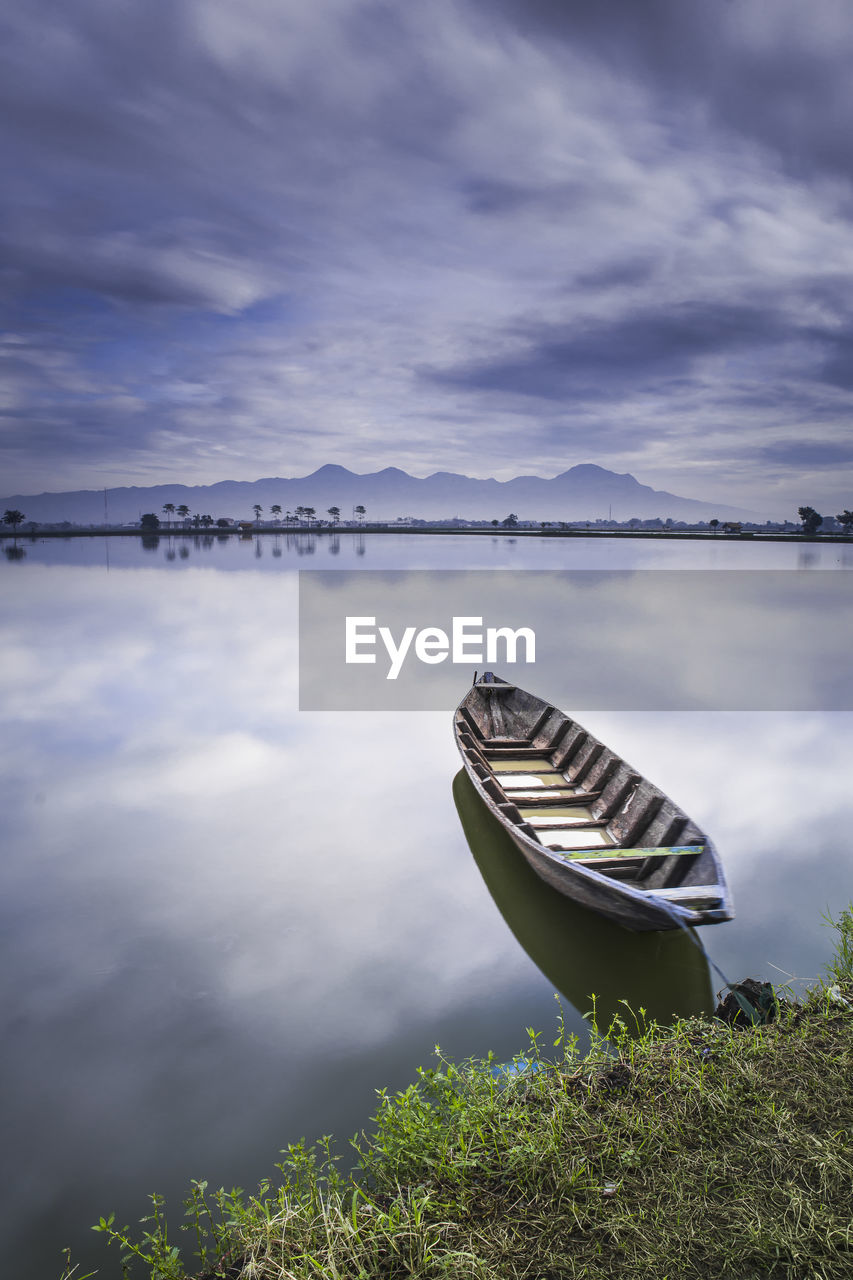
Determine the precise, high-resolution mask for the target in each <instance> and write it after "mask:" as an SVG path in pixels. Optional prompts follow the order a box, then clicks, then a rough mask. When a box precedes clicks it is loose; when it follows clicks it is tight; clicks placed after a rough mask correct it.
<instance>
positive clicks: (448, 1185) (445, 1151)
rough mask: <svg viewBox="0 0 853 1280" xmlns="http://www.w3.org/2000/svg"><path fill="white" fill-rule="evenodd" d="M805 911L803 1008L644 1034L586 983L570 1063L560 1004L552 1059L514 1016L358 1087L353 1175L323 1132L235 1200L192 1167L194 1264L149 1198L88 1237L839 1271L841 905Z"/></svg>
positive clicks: (263, 1274)
mask: <svg viewBox="0 0 853 1280" xmlns="http://www.w3.org/2000/svg"><path fill="white" fill-rule="evenodd" d="M824 919H825V920H826V923H827V924H829V925H831V926H832V927H833V928H834V929H835V931H836V935H837V936H836V940H835V947H834V958H833V959H831V960H830V962H829V963H828V964H827V965H826V967H825V969H824V976H823V977H822V978H818V979H817V980H816V982H815V983H814V985H812V986H811V987H809V988H808V989H807V990H806V991H805V993H804V995H803V997H802V999H801V1000H795V999H794V993H793V991H792V990H791V988H790V987H782V988H781V989H780V990H779V991H774V990H773V989H772V988H771V987H770V985H769V984H759V986H760V988H761V990H762V991H764V992H766V993H767V995H768V998H767V1000H766V1001H765V1000H764V999H763V998H762V1000H761V1001H760V1002H758V1003H756V1002H755V1001H754V1000H751V999H750V1000H749V1002H748V1003H745V1002H744V1001H743V1000H741V999H740V997H739V996H738V997H735V998H736V1000H737V1003H738V1004H739V1005H740V1010H742V1013H740V1012H738V1011H736V1009H735V1006H734V1005H732V1003H731V1002H732V997H729V998H728V999H727V1000H726V1002H725V1003H724V1004H723V1005H720V1006H718V1008H717V1010H716V1012H715V1015H714V1016H713V1017H711V1016H710V1015H706V1016H704V1017H691V1018H685V1019H675V1020H673V1022H672V1024H671V1025H666V1026H661V1025H658V1024H656V1023H648V1022H647V1021H646V1018H645V1015H644V1011H643V1010H642V1009H640V1010H637V1011H634V1010H632V1009H630V1008H629V1007H628V1006H627V1005H625V1009H624V1013H623V1014H621V1015H618V1016H617V1017H615V1018H614V1019H613V1021H612V1022H611V1023H610V1025H609V1026H608V1027H607V1028H606V1029H602V1028H601V1027H599V1026H598V1025H597V1024H596V1021H595V1016H594V1015H595V1008H594V997H593V1011H592V1028H593V1039H592V1046H591V1048H590V1050H589V1051H588V1052H587V1053H585V1054H583V1055H581V1054H579V1053H578V1052H577V1048H576V1038H575V1037H572V1036H569V1035H568V1034H567V1033H566V1031H565V1027H564V1024H563V1021H562V1015H561V1016H560V1018H559V1020H558V1036H557V1039H556V1040H555V1041H554V1042H553V1043H554V1047H555V1049H556V1051H557V1052H556V1054H553V1053H552V1052H551V1051H548V1053H547V1056H546V1051H544V1049H541V1048H540V1044H539V1040H540V1036H541V1033H539V1032H534V1031H533V1030H532V1029H530V1028H528V1032H527V1034H528V1037H529V1045H528V1047H527V1049H526V1050H525V1051H522V1052H520V1053H519V1054H518V1055H517V1056H516V1057H515V1058H514V1059H513V1061H512V1063H502V1064H498V1063H496V1062H495V1061H494V1058H493V1056H492V1055H491V1054H489V1055H488V1057H486V1058H484V1059H471V1060H468V1061H466V1062H463V1063H460V1064H456V1063H454V1062H452V1061H450V1060H449V1059H448V1058H446V1057H445V1056H444V1055H442V1053H441V1051H440V1049H439V1048H438V1047H436V1057H437V1060H438V1061H437V1065H436V1066H435V1067H434V1068H419V1069H418V1072H417V1076H418V1079H417V1081H416V1082H414V1083H412V1084H411V1085H410V1086H409V1087H408V1088H407V1089H405V1090H404V1091H402V1092H399V1093H396V1094H394V1095H391V1094H389V1093H388V1092H387V1090H385V1089H379V1090H378V1091H377V1095H378V1099H379V1106H378V1110H377V1112H376V1114H375V1115H374V1116H373V1117H372V1124H371V1127H370V1129H369V1130H363V1131H362V1132H361V1133H359V1134H357V1135H356V1137H355V1138H353V1139H352V1140H351V1144H350V1145H351V1146H352V1147H353V1149H354V1151H355V1152H356V1154H357V1156H358V1158H359V1166H358V1171H357V1174H352V1175H344V1174H342V1173H341V1172H340V1171H339V1170H338V1168H337V1164H336V1161H337V1160H338V1159H339V1157H338V1156H337V1155H336V1154H334V1149H333V1146H332V1139H331V1138H330V1137H324V1138H320V1139H319V1140H318V1141H316V1142H315V1143H314V1144H312V1145H307V1144H306V1143H305V1141H304V1140H302V1141H299V1142H295V1143H291V1144H290V1145H288V1146H287V1147H286V1148H285V1149H284V1150H283V1151H282V1152H281V1155H282V1160H281V1161H280V1162H278V1163H277V1164H276V1166H275V1168H276V1169H277V1170H278V1171H279V1173H278V1174H277V1175H274V1176H273V1177H271V1178H264V1179H263V1180H262V1182H261V1184H260V1186H259V1187H258V1189H257V1191H256V1192H254V1193H253V1194H249V1195H247V1194H246V1193H244V1192H242V1191H236V1190H234V1191H225V1190H224V1189H222V1188H220V1189H219V1190H218V1191H212V1190H211V1191H209V1190H208V1184H207V1183H206V1182H202V1181H193V1182H192V1184H191V1190H190V1196H189V1199H187V1200H185V1201H184V1205H183V1206H182V1207H183V1208H184V1209H185V1213H184V1214H183V1217H184V1218H185V1219H188V1220H189V1221H188V1222H185V1223H184V1224H183V1225H182V1226H181V1229H182V1230H183V1231H184V1232H186V1233H187V1235H188V1236H189V1237H190V1242H192V1241H193V1238H194V1241H195V1251H194V1254H192V1256H190V1255H191V1251H192V1249H193V1245H192V1243H189V1242H188V1245H187V1249H186V1253H185V1254H184V1255H183V1257H182V1256H181V1253H180V1250H179V1248H178V1246H177V1245H176V1244H175V1243H174V1239H175V1237H174V1235H170V1234H169V1231H168V1225H167V1218H166V1206H165V1203H164V1202H163V1200H162V1198H161V1197H157V1196H152V1197H151V1199H152V1200H153V1202H154V1205H155V1210H154V1214H153V1216H150V1217H149V1218H147V1219H143V1220H142V1221H143V1223H147V1224H149V1229H148V1230H144V1231H142V1232H141V1233H140V1232H139V1231H138V1230H137V1231H134V1232H131V1229H130V1228H129V1227H118V1226H116V1224H115V1218H114V1215H110V1216H109V1217H106V1218H104V1217H102V1218H101V1219H100V1222H99V1223H98V1224H97V1225H96V1226H95V1227H94V1230H95V1231H98V1232H100V1233H101V1234H102V1235H103V1236H105V1237H106V1239H105V1243H106V1244H108V1245H110V1244H115V1245H117V1246H118V1248H119V1252H120V1254H121V1255H122V1256H123V1258H124V1259H126V1260H127V1261H128V1262H129V1261H130V1260H131V1259H135V1260H136V1262H137V1263H138V1264H141V1266H142V1268H144V1269H145V1270H146V1273H147V1274H148V1275H149V1276H150V1277H151V1280H189V1277H195V1280H215V1278H218V1280H285V1277H286V1278H287V1280H317V1277H319V1276H338V1277H352V1278H353V1280H358V1278H363V1280H368V1277H383V1278H384V1280H404V1278H406V1280H434V1277H437V1276H439V1275H440V1276H442V1277H444V1280H471V1278H472V1277H474V1278H475V1280H497V1278H498V1277H504V1276H518V1277H523V1276H531V1277H546V1276H547V1277H555V1278H556V1277H568V1276H577V1277H579V1278H580V1277H583V1276H599V1275H600V1276H608V1277H610V1278H611V1280H636V1278H637V1277H639V1276H658V1277H662V1278H664V1280H665V1278H666V1277H674V1276H677V1277H679V1280H682V1277H683V1280H700V1278H702V1277H706V1276H711V1275H720V1276H726V1277H727V1280H755V1277H757V1276H762V1277H764V1276H768V1277H769V1276H770V1275H774V1276H777V1275H778V1276H779V1277H781V1278H782V1280H799V1278H800V1277H801V1276H805V1275H810V1276H811V1275H814V1276H821V1277H823V1280H842V1278H843V1277H846V1276H847V1275H849V1266H850V1259H851V1249H853V1245H851V1239H850V1226H849V1203H850V1201H849V1187H850V1177H851V1173H853V1151H851V1147H850V1143H849V1132H850V1129H851V1126H853V1100H851V1095H850V1090H849V1075H848V1073H849V1062H850V1057H851V1054H853V905H848V906H847V907H846V908H844V910H843V911H842V912H841V914H840V916H839V917H838V919H835V920H833V919H832V918H831V917H829V916H826V917H824ZM748 987H749V981H748V980H747V982H746V983H740V984H738V983H736V984H734V987H733V988H732V990H733V991H734V990H735V989H736V990H738V991H745V990H746V989H747V988H748ZM623 1003H624V1002H623ZM727 1007H728V1012H727ZM750 1009H751V1010H752V1012H750ZM759 1010H762V1011H763V1012H762V1013H761V1016H757V1015H758V1014H759ZM753 1015H756V1016H753ZM548 1042H549V1043H550V1037H549V1038H548ZM845 1136H846V1139H847V1140H845ZM178 1212H180V1211H179V1210H178ZM178 1221H179V1220H178ZM173 1225H177V1223H176V1221H175V1219H173ZM76 1270H77V1268H76V1267H72V1266H71V1260H70V1258H69V1259H68V1265H67V1266H66V1270H65V1272H64V1274H63V1277H62V1280H86V1278H85V1276H79V1275H76V1276H75V1272H76ZM88 1274H89V1275H92V1274H94V1273H92V1272H90V1273H88ZM134 1274H136V1272H134ZM140 1274H141V1273H140Z"/></svg>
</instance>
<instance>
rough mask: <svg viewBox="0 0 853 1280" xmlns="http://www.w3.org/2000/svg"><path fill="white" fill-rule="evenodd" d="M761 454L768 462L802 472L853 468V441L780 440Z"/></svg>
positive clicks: (764, 449) (766, 447)
mask: <svg viewBox="0 0 853 1280" xmlns="http://www.w3.org/2000/svg"><path fill="white" fill-rule="evenodd" d="M760 454H761V457H762V458H763V459H764V460H765V461H767V462H773V463H783V464H784V465H785V466H792V467H798V468H799V469H800V470H802V471H812V470H820V469H823V468H825V467H850V466H853V441H850V442H845V441H837V440H814V439H804V440H778V441H774V443H773V444H769V445H766V446H765V447H764V448H763V449H761V450H760Z"/></svg>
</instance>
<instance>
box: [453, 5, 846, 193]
mask: <svg viewBox="0 0 853 1280" xmlns="http://www.w3.org/2000/svg"><path fill="white" fill-rule="evenodd" d="M476 3H477V4H478V5H479V4H482V8H483V9H484V10H487V11H493V10H494V9H495V8H497V9H498V11H499V12H501V13H502V14H503V15H505V17H506V19H507V20H508V21H509V22H511V23H512V24H513V25H514V26H515V27H516V29H517V30H519V31H520V32H523V33H524V35H525V36H526V37H527V38H529V39H531V40H533V41H536V42H548V41H552V40H558V41H560V42H561V43H562V44H563V45H564V46H565V47H567V48H571V49H575V50H577V49H584V50H586V51H588V53H589V54H590V55H591V56H594V57H596V58H598V59H600V61H601V62H602V64H603V65H606V66H608V67H611V68H618V69H619V70H620V71H621V72H622V73H623V74H624V75H626V76H629V77H635V78H637V79H639V80H641V81H642V82H643V83H645V84H647V85H649V86H652V87H653V89H654V92H655V94H656V95H657V96H658V97H659V98H660V99H661V100H666V99H670V100H671V99H672V98H676V99H681V100H682V105H684V106H686V107H687V109H688V111H689V112H691V113H695V112H696V110H697V108H699V109H701V110H702V111H703V112H705V113H707V115H708V116H709V117H710V118H711V119H712V120H713V121H714V122H715V123H716V124H717V125H720V126H722V127H724V128H725V129H727V130H731V131H732V132H733V133H735V134H737V135H738V136H741V137H747V138H753V139H756V140H758V141H759V142H761V143H762V144H763V145H765V146H768V147H771V148H773V149H774V151H775V152H776V153H777V154H778V156H779V157H780V159H781V160H782V162H783V163H784V164H785V165H786V167H788V168H789V169H790V171H791V172H794V173H796V174H799V175H800V176H802V177H808V176H810V175H815V174H820V173H829V174H842V175H844V176H845V177H850V176H853V138H851V132H850V129H849V127H848V122H849V120H850V119H851V117H853V78H851V76H850V74H849V70H850V53H851V35H853V31H851V22H850V9H849V5H848V4H847V3H846V0H822V2H821V3H818V4H811V5H803V4H800V3H799V2H798V0H774V3H772V4H761V3H759V2H757V0H722V2H721V3H717V4H708V3H707V0H644V2H643V3H642V4H638V3H636V0H605V2H604V3H597V4H590V3H588V2H587V0H476ZM670 106H671V101H670ZM672 114H673V118H674V119H675V117H676V116H677V112H673V113H672ZM676 127H677V126H676Z"/></svg>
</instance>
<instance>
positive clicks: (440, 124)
mask: <svg viewBox="0 0 853 1280" xmlns="http://www.w3.org/2000/svg"><path fill="white" fill-rule="evenodd" d="M4 8H5V15H4V16H3V18H2V19H0V64H2V65H0V100H1V101H2V108H0V116H2V130H3V152H4V156H3V162H2V163H3V183H2V186H3V195H2V211H0V216H1V217H2V221H0V236H2V256H1V257H0V280H2V287H0V325H2V336H0V357H1V358H2V362H1V363H0V368H2V374H0V414H2V416H0V491H2V492H4V493H13V492H19V493H27V492H34V491H41V490H44V489H67V488H81V487H86V488H98V487H102V486H104V485H117V484H127V483H131V484H153V483H160V482H163V481H165V480H174V481H181V482H184V483H209V482H212V481H216V480H220V479H226V478H234V479H246V480H251V479H256V478H258V477H260V476H265V475H285V476H286V475H301V474H305V473H307V472H310V471H312V470H314V469H315V468H316V467H317V466H320V465H322V464H323V463H325V462H330V461H331V462H338V463H342V464H344V465H346V466H349V467H350V468H352V469H353V470H356V471H372V470H377V469H379V468H381V467H384V466H388V465H396V466H400V467H403V468H404V469H406V470H408V471H411V472H412V473H414V474H417V475H427V474H429V473H430V472H432V471H435V470H453V471H464V472H467V473H468V474H472V475H480V476H488V475H495V476H497V477H498V478H500V479H508V478H510V477H511V476H513V475H516V474H519V473H522V474H523V473H528V474H529V473H537V474H541V475H554V474H556V473H558V472H560V471H563V470H565V469H566V468H568V467H570V466H572V465H574V464H576V463H580V462H597V463H599V464H600V465H602V466H605V467H608V468H610V469H612V470H615V471H631V472H632V473H633V474H635V475H636V476H637V478H638V479H640V480H641V481H643V482H644V483H647V484H652V485H654V486H655V487H657V488H666V489H669V490H671V491H674V492H677V493H682V494H685V495H686V496H691V497H703V498H708V499H711V500H713V499H717V500H718V501H728V502H732V503H740V504H744V505H749V506H753V507H757V508H758V509H760V510H765V511H768V512H771V513H778V514H779V515H785V514H788V515H791V514H793V510H794V509H795V508H796V506H797V505H799V504H801V503H803V502H810V503H812V504H813V505H815V506H817V507H818V508H819V509H821V510H824V511H826V512H835V511H836V510H840V509H841V507H842V506H847V507H853V468H852V467H851V462H853V437H851V433H850V429H849V426H848V422H849V415H850V404H851V389H853V360H851V352H853V289H851V283H853V234H851V232H853V188H851V177H853V145H852V144H851V133H850V120H851V119H853V78H851V77H850V75H849V70H850V66H851V63H853V21H851V15H850V8H849V3H848V0H812V3H810V4H809V5H805V4H803V3H802V0H717V2H716V3H708V0H643V3H642V4H639V3H637V0H598V2H596V3H593V0H583V2H581V0H422V2H421V3H417V4H409V3H401V2H400V0H394V2H388V0H311V3H308V2H307V0H75V3H74V4H73V5H68V4H66V3H60V2H59V0H30V3H29V4H28V5H26V6H22V5H18V6H13V5H11V4H7V5H5V6H4Z"/></svg>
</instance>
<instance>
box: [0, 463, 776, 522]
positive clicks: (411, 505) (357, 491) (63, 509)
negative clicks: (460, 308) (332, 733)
mask: <svg viewBox="0 0 853 1280" xmlns="http://www.w3.org/2000/svg"><path fill="white" fill-rule="evenodd" d="M167 502H172V503H174V504H175V506H176V507H178V506H180V505H181V504H182V503H186V505H187V506H188V507H189V509H190V513H191V514H195V513H196V512H197V513H198V514H199V515H212V516H213V517H214V518H217V517H219V516H231V517H232V518H234V519H236V520H244V519H253V518H254V512H253V510H252V508H253V507H254V504H255V503H260V505H261V506H262V507H263V511H264V515H268V514H269V510H270V507H271V506H272V505H273V504H275V503H277V504H278V505H279V506H281V507H282V509H283V510H284V511H293V510H294V509H295V508H296V507H297V506H300V505H301V506H311V507H314V509H315V510H316V512H317V515H318V516H320V517H324V516H325V515H326V512H327V510H328V508H329V507H331V506H336V507H340V510H341V519H343V520H347V519H349V518H350V516H351V513H352V509H353V507H354V506H356V505H361V506H364V507H366V509H367V520H368V523H369V522H370V521H371V520H396V519H397V517H398V516H411V517H414V518H415V519H425V520H444V519H452V518H453V517H454V516H460V517H462V518H465V519H471V520H492V519H498V520H502V519H503V518H504V517H505V516H507V515H509V513H510V512H514V513H515V514H516V515H517V516H518V518H519V519H520V520H554V521H557V520H596V519H599V518H601V519H606V518H607V517H608V515H610V516H612V518H613V519H614V520H619V521H625V520H630V519H631V518H633V517H634V516H636V517H638V518H639V519H642V520H648V519H653V518H654V517H656V516H659V517H661V519H667V518H668V517H672V519H673V520H686V521H691V520H694V521H695V520H710V519H713V518H714V517H716V518H717V519H720V520H756V519H760V517H759V516H757V515H756V513H755V512H752V511H746V510H744V509H742V508H740V507H729V506H723V505H722V504H720V503H710V502H703V501H701V500H699V499H696V498H681V497H678V496H677V495H676V494H673V493H666V492H664V491H663V490H660V489H652V488H650V487H649V486H648V485H645V484H640V482H639V481H638V480H636V479H635V478H634V476H632V475H629V474H627V473H626V474H621V475H620V474H618V473H616V472H614V471H607V470H606V469H605V468H604V467H599V466H595V465H594V464H592V463H584V464H581V465H579V466H575V467H570V468H569V470H568V471H564V472H562V474H561V475H558V476H554V477H553V478H552V479H544V478H543V477H541V476H516V477H515V479H513V480H479V479H476V478H474V477H472V476H463V475H457V474H456V473H454V472H451V471H436V472H435V473H434V474H433V475H431V476H427V477H425V478H424V479H419V478H418V477H416V476H411V475H409V474H408V473H407V472H405V471H400V470H399V469H398V468H397V467H386V468H385V470H384V471H375V472H371V473H369V474H366V475H357V474H356V473H355V472H353V471H348V470H347V468H346V467H340V466H334V465H332V464H329V465H327V466H324V467H320V468H319V470H317V471H315V472H313V473H312V474H311V475H308V476H299V477H291V478H269V479H263V480H252V481H249V480H221V481H219V482H218V483H217V484H210V485H182V484H158V485H151V486H148V487H144V488H140V487H136V486H132V487H124V488H111V489H108V490H107V491H106V520H105V492H104V490H103V489H78V490H74V491H71V492H67V493H41V494H12V495H11V496H10V497H7V498H0V510H4V509H6V508H17V509H18V510H20V511H23V513H24V515H25V517H26V519H27V520H37V521H39V522H41V523H58V522H60V521H63V520H68V521H70V522H71V523H72V524H103V523H105V522H107V521H108V522H109V523H110V524H124V523H128V522H130V521H135V520H138V519H139V516H140V515H141V514H142V513H144V512H147V511H153V512H154V513H155V514H157V515H160V516H162V514H163V505H164V503H167Z"/></svg>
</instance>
